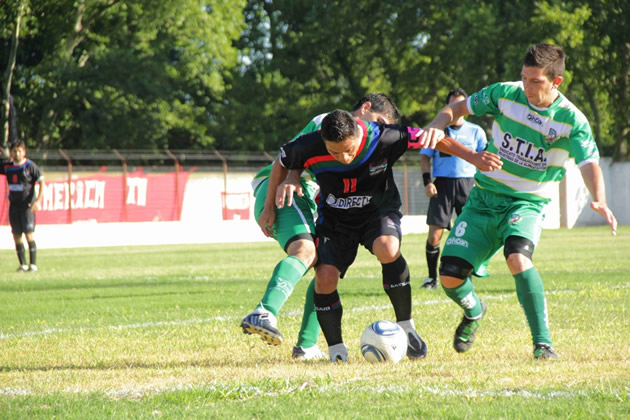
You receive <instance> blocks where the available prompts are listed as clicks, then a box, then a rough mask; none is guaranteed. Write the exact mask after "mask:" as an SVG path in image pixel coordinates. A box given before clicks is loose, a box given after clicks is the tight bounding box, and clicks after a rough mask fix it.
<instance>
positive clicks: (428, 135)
mask: <svg viewBox="0 0 630 420" xmlns="http://www.w3.org/2000/svg"><path fill="white" fill-rule="evenodd" d="M443 138H444V130H440V129H438V128H429V127H427V128H425V129H424V131H423V132H422V134H421V136H420V146H421V147H422V148H423V149H435V145H436V144H438V143H439V142H440V140H442V139H443Z"/></svg>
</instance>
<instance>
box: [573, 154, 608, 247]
mask: <svg viewBox="0 0 630 420" xmlns="http://www.w3.org/2000/svg"><path fill="white" fill-rule="evenodd" d="M580 172H582V179H584V184H585V185H586V188H588V192H589V193H591V197H592V199H593V201H592V202H591V208H592V209H593V210H595V211H596V212H597V213H599V214H600V216H602V217H603V218H604V220H605V221H606V222H607V223H608V224H609V225H610V230H611V233H612V234H613V235H616V234H617V218H616V217H615V215H614V214H613V212H612V210H610V209H609V208H608V203H606V185H605V184H604V176H603V175H602V168H601V167H600V166H599V164H598V163H596V162H589V163H587V164H585V165H583V166H582V167H580Z"/></svg>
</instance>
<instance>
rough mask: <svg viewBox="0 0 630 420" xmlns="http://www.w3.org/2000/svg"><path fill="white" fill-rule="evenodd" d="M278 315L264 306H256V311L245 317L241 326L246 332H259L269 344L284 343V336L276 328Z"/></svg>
mask: <svg viewBox="0 0 630 420" xmlns="http://www.w3.org/2000/svg"><path fill="white" fill-rule="evenodd" d="M277 325H278V321H277V320H276V317H275V316H274V315H273V314H272V313H271V312H269V311H267V310H266V309H263V308H256V310H255V311H254V312H252V313H251V314H249V315H247V316H246V317H245V318H243V321H242V322H241V328H242V329H243V333H245V334H258V335H260V338H262V340H263V341H264V342H266V343H267V344H270V345H272V346H278V345H280V344H282V340H284V337H283V336H282V334H280V331H278V329H277V328H276V326H277Z"/></svg>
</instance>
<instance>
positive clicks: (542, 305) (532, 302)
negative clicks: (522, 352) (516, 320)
mask: <svg viewBox="0 0 630 420" xmlns="http://www.w3.org/2000/svg"><path fill="white" fill-rule="evenodd" d="M514 280H515V281H516V295H517V296H518V301H519V303H520V304H521V306H522V307H523V310H524V311H525V316H526V317H527V323H528V324H529V329H530V330H531V332H532V339H533V341H534V345H536V344H539V343H545V344H549V345H551V334H550V333H549V324H548V322H547V303H546V301H545V291H544V290H543V284H542V279H541V278H540V274H538V271H536V268H535V267H532V268H530V269H529V270H525V271H523V272H522V273H518V274H516V275H514Z"/></svg>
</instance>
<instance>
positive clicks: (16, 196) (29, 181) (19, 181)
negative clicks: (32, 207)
mask: <svg viewBox="0 0 630 420" xmlns="http://www.w3.org/2000/svg"><path fill="white" fill-rule="evenodd" d="M0 175H5V176H6V177H7V183H8V184H9V201H10V202H11V204H15V205H28V204H30V203H32V202H33V200H34V199H35V188H34V187H35V184H36V183H37V182H39V180H40V179H41V178H42V173H41V171H40V170H39V167H38V166H37V165H36V164H35V162H33V161H32V160H30V159H26V161H24V162H23V163H21V164H19V165H18V164H15V163H13V162H11V161H10V160H3V161H2V165H1V166H0Z"/></svg>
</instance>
